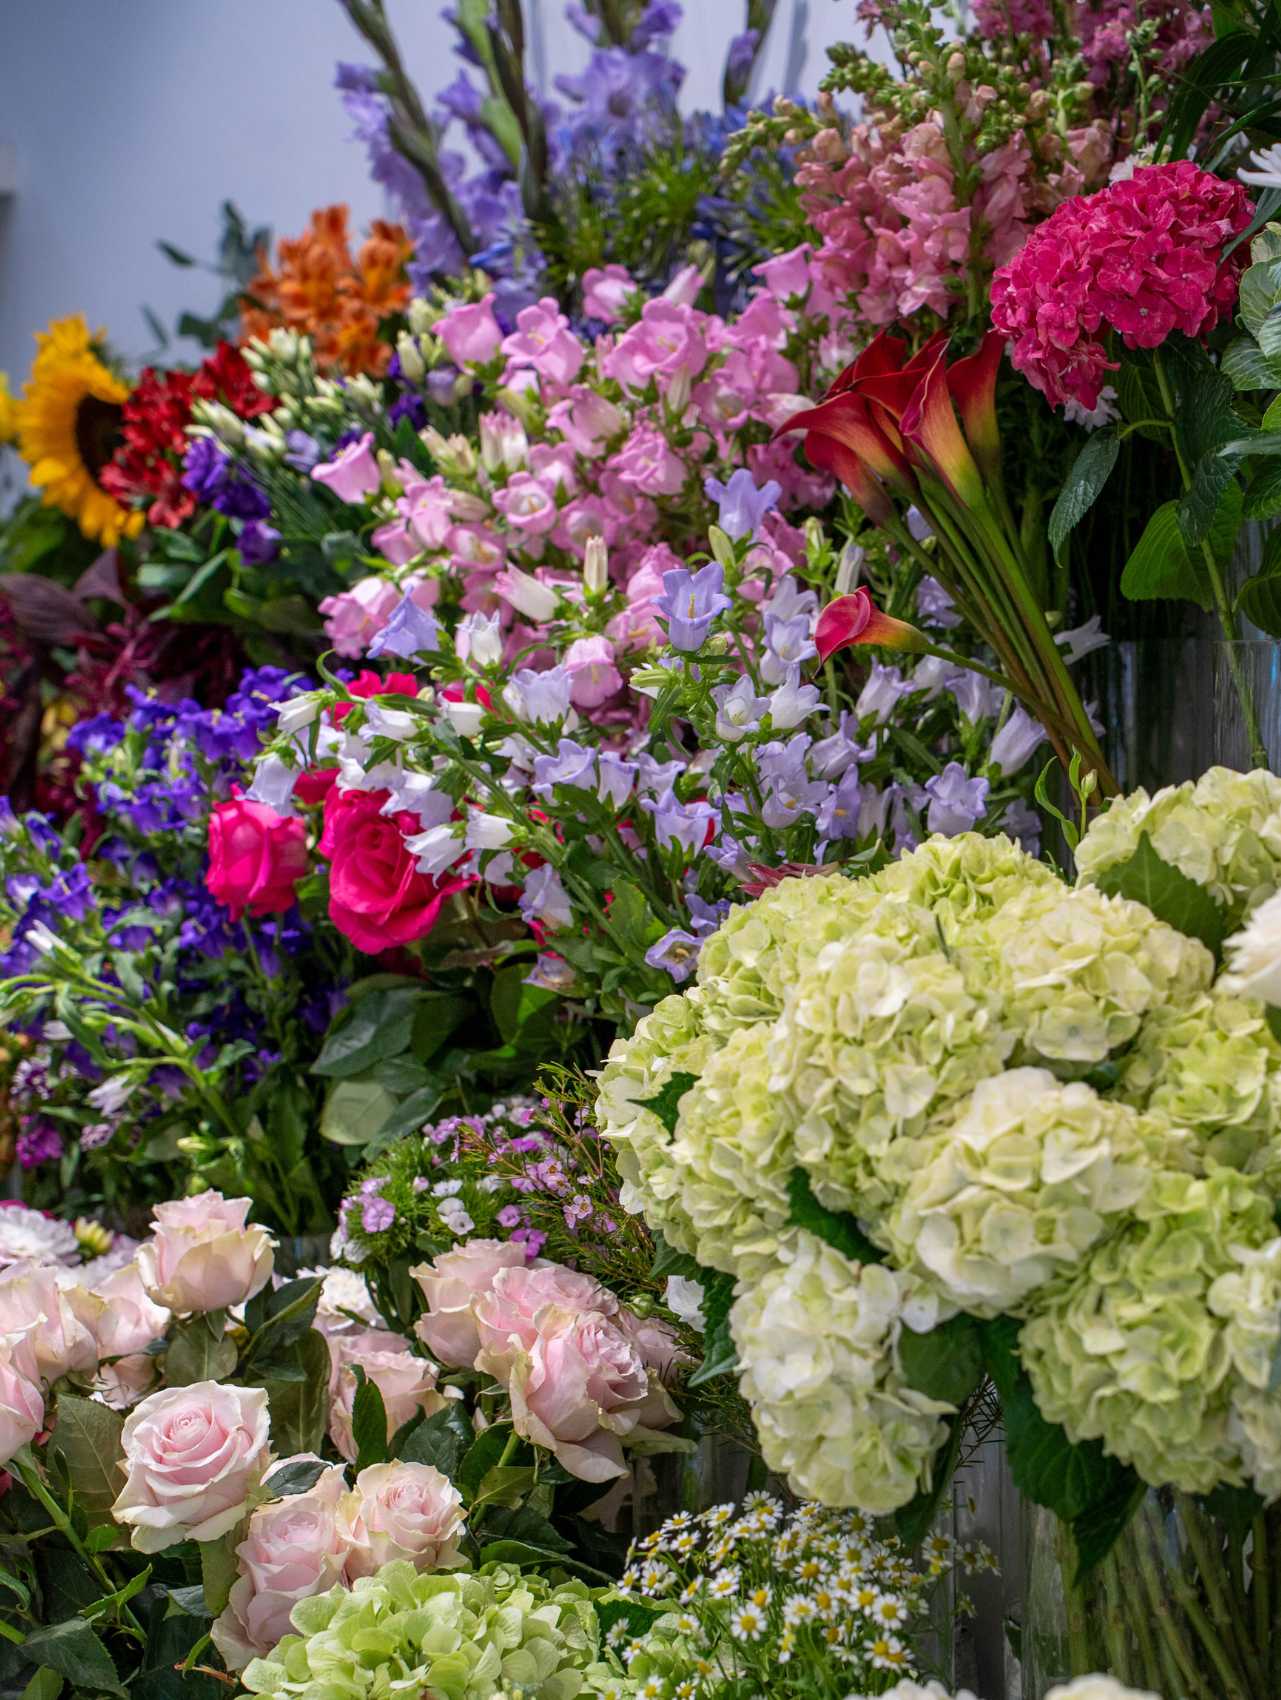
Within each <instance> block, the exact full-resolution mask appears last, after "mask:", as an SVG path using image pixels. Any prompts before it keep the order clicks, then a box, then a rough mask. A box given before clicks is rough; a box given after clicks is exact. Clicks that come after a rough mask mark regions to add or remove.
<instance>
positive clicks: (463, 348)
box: [434, 291, 503, 366]
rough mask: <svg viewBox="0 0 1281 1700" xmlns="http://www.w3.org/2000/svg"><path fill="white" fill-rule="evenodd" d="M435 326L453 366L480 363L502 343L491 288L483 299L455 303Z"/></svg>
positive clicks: (492, 356)
mask: <svg viewBox="0 0 1281 1700" xmlns="http://www.w3.org/2000/svg"><path fill="white" fill-rule="evenodd" d="M434 329H435V332H436V335H437V336H438V337H439V338H440V340H441V342H442V343H443V344H444V348H445V353H446V354H447V355H448V356H449V358H450V359H451V360H452V361H453V363H454V365H455V366H469V365H474V366H483V365H485V364H486V362H487V361H490V360H492V359H493V358H494V356H495V355H496V354H497V353H498V350H499V349H500V348H501V346H502V341H503V333H502V331H501V330H500V329H499V325H498V320H497V319H496V318H495V317H494V295H493V292H492V291H491V292H490V293H489V294H488V295H486V296H485V298H484V300H483V301H474V302H468V303H466V304H464V303H462V302H456V303H455V304H454V305H453V306H452V307H451V308H450V309H449V311H448V312H447V313H446V314H445V315H444V317H443V318H441V319H437V321H436V324H435V326H434Z"/></svg>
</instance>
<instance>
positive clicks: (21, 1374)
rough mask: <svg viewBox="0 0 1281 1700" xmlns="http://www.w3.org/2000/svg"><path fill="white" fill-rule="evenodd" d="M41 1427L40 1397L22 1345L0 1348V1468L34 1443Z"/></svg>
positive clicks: (32, 1363) (29, 1358)
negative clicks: (20, 1450) (24, 1447)
mask: <svg viewBox="0 0 1281 1700" xmlns="http://www.w3.org/2000/svg"><path fill="white" fill-rule="evenodd" d="M43 1427H44V1395H43V1394H42V1393H41V1391H40V1381H39V1374H38V1371H37V1370H36V1366H35V1361H34V1358H33V1357H32V1355H31V1353H30V1352H29V1350H26V1349H24V1342H22V1341H19V1342H18V1343H17V1344H14V1345H7V1346H6V1345H0V1464H7V1463H8V1462H9V1460H10V1458H12V1457H13V1455H14V1453H15V1452H17V1451H18V1450H19V1449H20V1448H21V1447H23V1446H26V1445H27V1443H28V1442H29V1441H32V1440H34V1439H35V1437H36V1436H37V1435H38V1434H39V1433H40V1431H41V1429H42V1428H43Z"/></svg>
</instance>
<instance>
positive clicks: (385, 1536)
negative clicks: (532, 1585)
mask: <svg viewBox="0 0 1281 1700" xmlns="http://www.w3.org/2000/svg"><path fill="white" fill-rule="evenodd" d="M343 1518H344V1521H345V1524H346V1530H347V1538H348V1540H349V1542H350V1550H349V1552H348V1555H347V1575H348V1577H350V1578H351V1579H352V1580H354V1579H355V1578H356V1577H357V1576H372V1575H373V1574H374V1572H375V1571H376V1570H378V1569H380V1568H381V1567H382V1566H383V1565H384V1564H390V1563H391V1561H392V1560H393V1559H397V1558H405V1559H408V1560H409V1562H410V1563H411V1564H412V1565H413V1567H414V1569H415V1570H451V1569H455V1568H456V1567H457V1566H458V1565H460V1564H462V1563H463V1562H464V1561H463V1559H462V1557H461V1556H460V1554H459V1551H458V1537H459V1535H460V1533H461V1532H462V1526H463V1497H462V1495H461V1494H460V1493H459V1491H458V1489H457V1488H456V1487H455V1486H454V1485H453V1483H452V1482H451V1481H450V1479H449V1477H448V1476H443V1475H442V1474H441V1473H440V1471H439V1470H436V1469H433V1468H432V1466H431V1465H430V1464H402V1463H398V1462H395V1461H393V1462H392V1463H390V1464H372V1465H371V1466H370V1467H369V1468H368V1469H367V1470H362V1471H361V1472H360V1474H359V1475H358V1476H357V1477H356V1486H355V1490H354V1491H353V1492H352V1493H349V1494H348V1495H347V1497H346V1499H345V1500H344V1501H343Z"/></svg>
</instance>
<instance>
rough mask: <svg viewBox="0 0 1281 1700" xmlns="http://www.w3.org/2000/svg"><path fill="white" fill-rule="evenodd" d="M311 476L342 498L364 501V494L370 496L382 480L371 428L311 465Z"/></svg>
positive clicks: (349, 500) (351, 500) (345, 500)
mask: <svg viewBox="0 0 1281 1700" xmlns="http://www.w3.org/2000/svg"><path fill="white" fill-rule="evenodd" d="M311 476H312V477H313V478H314V479H315V480H316V483H317V484H323V485H324V486H325V488H326V489H327V490H332V491H333V493H334V495H335V496H341V497H342V499H343V501H344V502H363V501H364V499H365V497H366V496H372V495H373V493H374V491H375V490H376V489H377V488H378V486H379V485H380V484H381V483H382V473H381V472H380V471H379V470H378V462H377V460H376V459H375V457H374V434H373V432H372V431H366V432H365V434H364V436H363V437H360V438H358V439H357V441H356V442H354V443H348V444H347V447H346V448H345V449H339V451H338V453H337V454H336V455H335V456H334V458H333V459H332V460H322V461H319V462H318V463H317V464H316V465H315V466H313V467H312V469H311Z"/></svg>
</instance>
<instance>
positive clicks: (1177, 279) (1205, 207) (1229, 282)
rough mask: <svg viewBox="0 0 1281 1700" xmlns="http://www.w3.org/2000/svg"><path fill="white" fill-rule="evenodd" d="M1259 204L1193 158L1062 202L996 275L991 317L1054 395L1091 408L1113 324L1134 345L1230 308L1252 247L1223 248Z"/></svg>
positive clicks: (1023, 368) (1200, 325) (1106, 365)
mask: <svg viewBox="0 0 1281 1700" xmlns="http://www.w3.org/2000/svg"><path fill="white" fill-rule="evenodd" d="M1252 211H1253V209H1252V207H1251V204H1250V201H1249V198H1248V196H1247V195H1246V192H1245V190H1244V189H1243V188H1242V187H1241V185H1240V184H1239V183H1227V182H1224V181H1223V179H1222V178H1219V177H1212V176H1211V175H1210V173H1209V172H1208V171H1202V170H1201V169H1200V168H1199V167H1198V166H1195V165H1193V164H1192V163H1191V162H1190V161H1188V160H1180V161H1179V162H1178V163H1177V164H1173V165H1145V166H1140V167H1139V168H1138V169H1137V170H1136V171H1135V172H1134V175H1133V176H1132V177H1130V178H1128V179H1127V180H1126V181H1124V182H1120V183H1113V184H1111V185H1109V187H1108V188H1106V189H1100V190H1099V192H1098V193H1097V194H1094V195H1080V196H1077V197H1076V198H1075V199H1073V200H1069V201H1065V202H1064V203H1063V204H1062V206H1060V207H1059V208H1058V209H1057V210H1056V211H1055V212H1054V213H1053V214H1052V216H1051V217H1050V218H1048V219H1047V220H1046V222H1045V223H1044V224H1043V225H1041V226H1040V227H1039V229H1037V230H1036V231H1034V232H1033V234H1032V235H1031V236H1030V237H1029V239H1028V241H1027V243H1026V244H1025V245H1024V247H1023V248H1022V249H1021V250H1020V251H1019V252H1018V253H1017V254H1016V255H1015V256H1014V258H1013V259H1012V260H1010V261H1009V262H1008V263H1007V264H1006V265H1004V266H1002V267H1001V268H1000V270H999V271H998V272H997V273H996V276H995V277H994V278H993V280H992V323H993V324H994V325H995V327H996V329H997V330H998V331H1000V332H1001V333H1002V334H1003V335H1004V336H1007V337H1008V338H1009V339H1010V359H1011V360H1012V362H1013V364H1014V366H1015V367H1016V368H1017V370H1018V371H1020V372H1022V373H1023V375H1024V376H1025V377H1026V378H1027V380H1028V382H1029V383H1030V384H1032V385H1033V386H1034V387H1035V388H1036V389H1038V390H1040V391H1041V393H1042V394H1043V395H1044V396H1045V397H1046V398H1047V399H1048V400H1049V401H1050V402H1051V403H1053V404H1055V405H1059V404H1061V403H1063V402H1066V401H1070V400H1071V401H1077V402H1079V403H1080V405H1081V406H1082V407H1084V408H1093V407H1095V406H1096V405H1097V403H1098V400H1099V392H1100V390H1101V389H1102V387H1103V382H1104V375H1105V373H1107V372H1109V371H1114V370H1115V369H1116V364H1117V363H1116V361H1114V360H1111V359H1109V357H1108V351H1107V348H1106V345H1105V342H1104V338H1105V337H1106V335H1107V332H1108V331H1109V330H1113V331H1116V332H1117V334H1118V335H1119V336H1120V338H1121V341H1122V342H1123V343H1124V344H1125V346H1126V347H1127V348H1159V347H1160V345H1161V344H1162V343H1163V342H1165V340H1166V339H1167V337H1169V336H1170V335H1172V333H1173V332H1175V331H1180V332H1182V334H1183V335H1184V336H1189V337H1195V336H1202V335H1204V333H1205V332H1206V331H1208V330H1210V329H1211V328H1212V327H1213V326H1214V325H1215V324H1216V323H1217V322H1218V320H1219V319H1220V318H1221V317H1222V316H1223V314H1225V313H1228V312H1230V311H1231V309H1232V306H1233V304H1234V302H1235V301H1236V298H1237V288H1238V283H1239V280H1240V274H1241V269H1242V267H1243V266H1244V265H1245V263H1246V260H1247V258H1248V254H1247V251H1246V248H1245V245H1244V244H1242V245H1241V246H1239V247H1238V248H1237V249H1236V250H1235V251H1234V253H1233V254H1231V255H1230V256H1229V257H1228V258H1227V259H1224V257H1223V249H1224V247H1225V245H1226V244H1227V243H1228V242H1229V241H1230V240H1231V238H1232V237H1233V236H1235V235H1237V234H1238V233H1239V232H1240V231H1242V230H1244V229H1245V228H1246V226H1247V225H1248V224H1249V223H1250V219H1251V216H1252Z"/></svg>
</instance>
